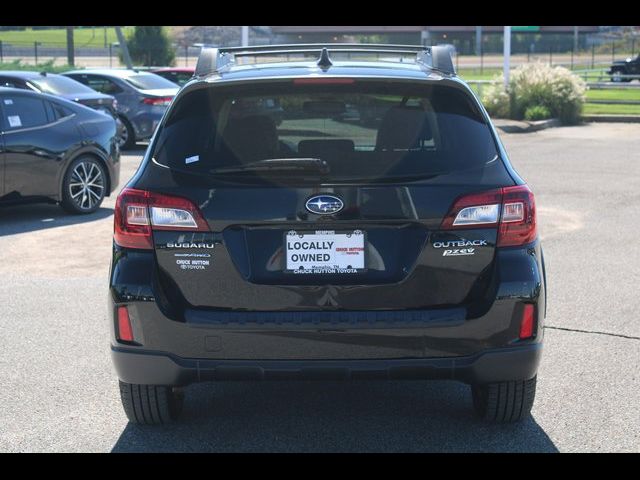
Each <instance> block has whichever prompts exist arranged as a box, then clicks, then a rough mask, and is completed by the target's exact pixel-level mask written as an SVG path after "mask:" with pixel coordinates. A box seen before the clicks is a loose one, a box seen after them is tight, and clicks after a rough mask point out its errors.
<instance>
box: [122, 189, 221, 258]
mask: <svg viewBox="0 0 640 480" xmlns="http://www.w3.org/2000/svg"><path fill="white" fill-rule="evenodd" d="M152 230H187V231H193V232H208V231H209V226H208V225H207V222H206V221H205V220H204V217H203V216H202V213H201V212H200V209H199V208H198V207H197V206H196V205H194V204H193V203H192V202H191V201H190V200H187V199H186V198H182V197H174V196H171V195H163V194H159V193H153V192H147V191H144V190H137V189H134V188H125V189H123V190H122V192H120V195H118V199H117V200H116V208H115V214H114V229H113V239H114V241H115V242H116V243H117V244H118V245H120V246H121V247H128V248H139V249H145V250H150V249H152V248H153V241H152V238H151V231H152Z"/></svg>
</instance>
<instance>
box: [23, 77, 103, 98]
mask: <svg viewBox="0 0 640 480" xmlns="http://www.w3.org/2000/svg"><path fill="white" fill-rule="evenodd" d="M29 82H31V83H33V84H34V85H35V86H36V87H38V88H39V89H40V90H42V91H43V92H44V93H51V94H53V95H74V94H82V93H96V91H95V90H93V89H92V88H89V87H87V86H86V85H83V84H82V83H80V82H76V81H75V80H73V79H71V78H68V77H63V76H57V75H56V76H51V75H47V76H44V75H41V76H40V77H38V78H30V79H29Z"/></svg>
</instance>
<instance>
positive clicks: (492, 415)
mask: <svg viewBox="0 0 640 480" xmlns="http://www.w3.org/2000/svg"><path fill="white" fill-rule="evenodd" d="M471 393H472V395H473V406H474V408H475V410H476V413H477V414H478V416H480V417H481V418H482V419H483V420H485V421H487V422H490V423H511V422H518V421H520V420H522V419H524V418H525V417H526V416H527V415H529V413H530V412H531V407H533V400H534V398H535V396H536V377H533V378H532V379H530V380H517V381H511V382H495V383H485V384H480V385H472V386H471Z"/></svg>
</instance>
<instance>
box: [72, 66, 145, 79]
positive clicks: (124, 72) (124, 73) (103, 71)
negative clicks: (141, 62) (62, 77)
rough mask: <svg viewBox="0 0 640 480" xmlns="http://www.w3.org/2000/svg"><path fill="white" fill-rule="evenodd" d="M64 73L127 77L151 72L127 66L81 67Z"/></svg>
mask: <svg viewBox="0 0 640 480" xmlns="http://www.w3.org/2000/svg"><path fill="white" fill-rule="evenodd" d="M64 73H65V74H69V73H72V74H83V73H93V74H96V75H104V76H110V77H118V78H127V77H131V76H133V75H153V73H151V72H149V71H147V70H135V69H133V70H131V69H128V68H83V69H81V70H69V71H68V72H64Z"/></svg>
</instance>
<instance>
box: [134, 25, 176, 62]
mask: <svg viewBox="0 0 640 480" xmlns="http://www.w3.org/2000/svg"><path fill="white" fill-rule="evenodd" d="M127 46H128V47H129V54H130V55H131V60H132V61H133V63H135V64H138V65H144V66H146V67H151V66H155V67H161V66H168V65H173V63H174V61H175V57H176V52H175V50H174V48H173V46H172V45H171V39H170V38H169V35H168V34H167V32H166V31H165V29H164V28H163V27H150V26H141V27H136V28H135V30H134V31H133V33H132V34H130V35H129V36H128V38H127Z"/></svg>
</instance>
